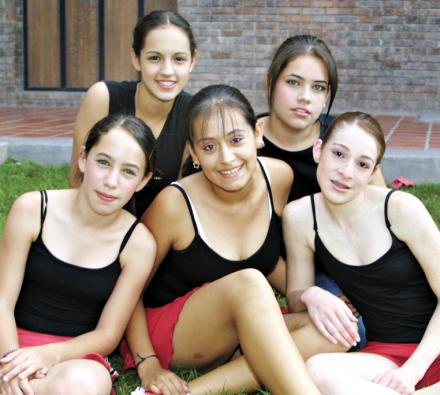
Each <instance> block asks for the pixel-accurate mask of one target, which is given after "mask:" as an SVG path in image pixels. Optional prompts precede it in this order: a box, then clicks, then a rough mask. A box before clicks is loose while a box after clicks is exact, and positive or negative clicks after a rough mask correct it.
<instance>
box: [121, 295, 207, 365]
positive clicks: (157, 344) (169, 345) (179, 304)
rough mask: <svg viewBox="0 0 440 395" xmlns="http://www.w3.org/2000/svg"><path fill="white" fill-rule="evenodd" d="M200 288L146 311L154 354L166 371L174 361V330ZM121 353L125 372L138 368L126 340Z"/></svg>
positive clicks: (122, 344)
mask: <svg viewBox="0 0 440 395" xmlns="http://www.w3.org/2000/svg"><path fill="white" fill-rule="evenodd" d="M200 288H201V287H198V288H194V289H193V290H191V291H189V292H187V293H186V294H185V295H182V296H179V297H178V298H177V299H175V300H173V301H172V302H170V303H168V304H166V305H164V306H161V307H154V308H146V309H145V315H146V317H147V325H148V333H149V335H150V340H151V344H152V345H153V348H154V352H155V353H156V355H157V356H158V358H159V361H160V364H161V365H162V368H164V369H168V368H169V366H170V364H171V360H172V359H173V354H174V349H173V336H174V328H175V327H176V324H177V321H178V320H179V316H180V313H181V312H182V310H183V306H184V305H185V303H186V301H187V300H188V299H189V298H190V297H191V296H192V294H193V293H194V292H196V291H197V290H199V289H200ZM119 352H120V354H121V356H122V358H123V359H124V367H123V369H124V370H125V369H131V368H135V367H136V364H135V362H134V360H133V357H132V355H131V352H130V349H129V348H128V345H127V343H126V342H125V340H123V341H122V343H121V346H120V347H119Z"/></svg>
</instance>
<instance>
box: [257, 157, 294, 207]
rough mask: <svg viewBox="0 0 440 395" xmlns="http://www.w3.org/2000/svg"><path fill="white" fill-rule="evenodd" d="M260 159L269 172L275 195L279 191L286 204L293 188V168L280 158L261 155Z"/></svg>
mask: <svg viewBox="0 0 440 395" xmlns="http://www.w3.org/2000/svg"><path fill="white" fill-rule="evenodd" d="M260 160H261V161H262V162H263V164H264V165H265V166H266V168H267V170H268V172H269V176H270V180H271V186H272V191H273V193H274V195H276V194H277V193H278V194H280V196H281V198H280V199H281V200H282V201H284V204H285V203H286V202H287V198H288V196H289V193H290V189H291V188H292V183H293V178H294V175H293V170H292V169H291V167H290V166H289V165H288V164H287V163H286V162H284V161H282V160H280V159H275V158H268V157H266V156H262V157H260ZM274 197H276V196H274ZM284 204H283V207H284Z"/></svg>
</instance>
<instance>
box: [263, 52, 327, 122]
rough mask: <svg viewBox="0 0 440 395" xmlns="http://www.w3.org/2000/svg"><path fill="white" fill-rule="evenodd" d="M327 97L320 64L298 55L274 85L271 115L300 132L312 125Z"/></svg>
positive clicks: (321, 64) (317, 61)
mask: <svg viewBox="0 0 440 395" xmlns="http://www.w3.org/2000/svg"><path fill="white" fill-rule="evenodd" d="M328 97H329V85H328V72H327V68H326V67H325V64H324V62H323V61H322V60H321V59H319V58H316V57H314V56H312V55H301V56H298V57H296V58H295V59H294V60H291V61H290V62H289V63H288V64H287V66H286V67H285V68H284V70H283V71H282V72H281V73H280V75H279V77H278V79H277V81H276V82H275V87H274V91H273V100H272V112H271V116H275V117H276V118H278V120H279V121H280V122H281V123H282V124H284V125H286V126H287V127H288V128H289V129H292V130H295V131H304V130H307V129H309V128H311V127H312V126H313V124H314V123H315V122H316V120H317V119H318V117H319V115H320V114H321V112H322V111H323V110H324V108H325V106H326V104H327V99H328Z"/></svg>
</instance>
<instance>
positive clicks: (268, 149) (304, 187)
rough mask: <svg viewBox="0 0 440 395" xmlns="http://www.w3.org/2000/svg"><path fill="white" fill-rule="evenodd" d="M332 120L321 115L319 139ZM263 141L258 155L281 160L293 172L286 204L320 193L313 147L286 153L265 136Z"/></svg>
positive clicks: (263, 115)
mask: <svg viewBox="0 0 440 395" xmlns="http://www.w3.org/2000/svg"><path fill="white" fill-rule="evenodd" d="M268 115H269V114H268V113H265V114H260V115H258V118H262V117H265V116H268ZM333 118H334V117H333V116H330V115H329V116H328V117H326V116H325V115H323V114H322V115H321V116H320V118H319V122H320V124H321V129H320V135H319V137H320V138H323V136H324V135H325V132H326V130H327V128H328V126H329V124H330V123H331V121H332V120H333ZM263 141H264V147H262V148H260V149H259V150H258V155H260V156H269V157H271V158H276V159H281V160H283V161H284V162H286V163H287V164H288V165H289V166H290V167H291V168H292V170H293V174H294V180H293V185H292V188H291V190H290V193H289V198H288V202H291V201H292V200H296V199H299V198H302V197H303V196H308V195H312V194H314V193H317V192H320V191H321V188H320V187H319V184H318V180H317V179H316V169H317V167H318V165H317V164H316V163H315V161H314V160H313V147H308V148H306V149H304V150H301V151H288V150H285V149H283V148H281V147H278V146H277V145H275V144H274V143H272V142H271V141H270V140H269V139H268V138H267V137H265V136H263Z"/></svg>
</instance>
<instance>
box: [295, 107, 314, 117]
mask: <svg viewBox="0 0 440 395" xmlns="http://www.w3.org/2000/svg"><path fill="white" fill-rule="evenodd" d="M292 111H293V112H294V113H295V114H296V115H297V116H298V117H307V116H309V115H310V111H308V110H306V109H305V108H300V107H297V108H294V109H292Z"/></svg>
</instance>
